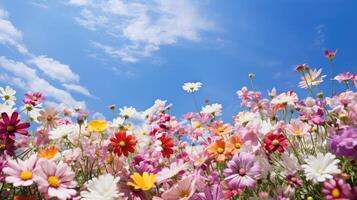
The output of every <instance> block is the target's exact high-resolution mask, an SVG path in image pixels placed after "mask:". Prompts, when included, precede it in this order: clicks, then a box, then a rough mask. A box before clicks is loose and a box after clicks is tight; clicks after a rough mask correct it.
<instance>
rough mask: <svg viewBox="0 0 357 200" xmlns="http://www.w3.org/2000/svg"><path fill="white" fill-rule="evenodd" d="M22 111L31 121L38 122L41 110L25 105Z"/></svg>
mask: <svg viewBox="0 0 357 200" xmlns="http://www.w3.org/2000/svg"><path fill="white" fill-rule="evenodd" d="M22 110H25V111H26V113H27V116H28V117H29V118H30V120H31V121H34V122H38V120H37V118H38V117H39V116H40V110H41V109H39V108H37V107H34V106H33V105H31V104H25V105H24V106H23V107H22Z"/></svg>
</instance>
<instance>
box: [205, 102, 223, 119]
mask: <svg viewBox="0 0 357 200" xmlns="http://www.w3.org/2000/svg"><path fill="white" fill-rule="evenodd" d="M201 113H203V114H212V115H214V116H220V115H222V105H221V104H218V103H214V104H211V105H206V106H205V107H203V108H202V110H201Z"/></svg>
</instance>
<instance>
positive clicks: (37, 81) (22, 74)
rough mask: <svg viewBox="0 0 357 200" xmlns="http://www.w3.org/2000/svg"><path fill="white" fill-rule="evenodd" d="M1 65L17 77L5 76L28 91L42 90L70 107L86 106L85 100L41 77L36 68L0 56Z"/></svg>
mask: <svg viewBox="0 0 357 200" xmlns="http://www.w3.org/2000/svg"><path fill="white" fill-rule="evenodd" d="M0 67H2V68H3V69H5V70H7V71H9V72H11V73H13V75H14V77H15V78H10V77H11V76H8V75H7V76H3V77H2V80H4V78H5V79H6V78H7V79H8V80H11V81H12V83H13V84H15V85H16V86H18V87H21V88H22V89H24V90H26V91H28V90H30V91H38V92H42V93H44V94H45V95H47V96H50V97H53V98H54V99H55V100H56V101H58V102H61V103H64V104H66V105H67V106H69V107H78V106H79V107H82V108H85V102H83V101H77V100H75V99H74V98H73V97H72V95H71V94H70V93H68V92H66V91H65V90H62V89H59V88H56V87H55V86H53V85H51V84H50V83H49V82H48V81H46V80H45V79H42V78H40V77H39V76H38V75H37V73H36V70H35V69H32V68H30V67H28V66H27V65H25V64H24V63H22V62H16V61H14V60H10V59H7V58H6V57H4V56H2V57H0Z"/></svg>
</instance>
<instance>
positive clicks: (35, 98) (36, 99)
mask: <svg viewBox="0 0 357 200" xmlns="http://www.w3.org/2000/svg"><path fill="white" fill-rule="evenodd" d="M44 99H45V96H43V95H42V94H41V93H40V92H28V93H26V94H25V98H24V103H25V104H31V105H33V106H37V105H38V104H39V103H40V102H41V101H42V100H44Z"/></svg>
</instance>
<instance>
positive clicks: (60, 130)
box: [49, 124, 76, 140]
mask: <svg viewBox="0 0 357 200" xmlns="http://www.w3.org/2000/svg"><path fill="white" fill-rule="evenodd" d="M75 129H76V127H75V126H73V125H72V124H64V125H60V126H57V127H56V128H55V129H53V130H52V131H50V132H49V138H50V139H51V140H57V139H63V138H66V137H68V136H69V135H71V134H73V133H75V131H76V130H75Z"/></svg>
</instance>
